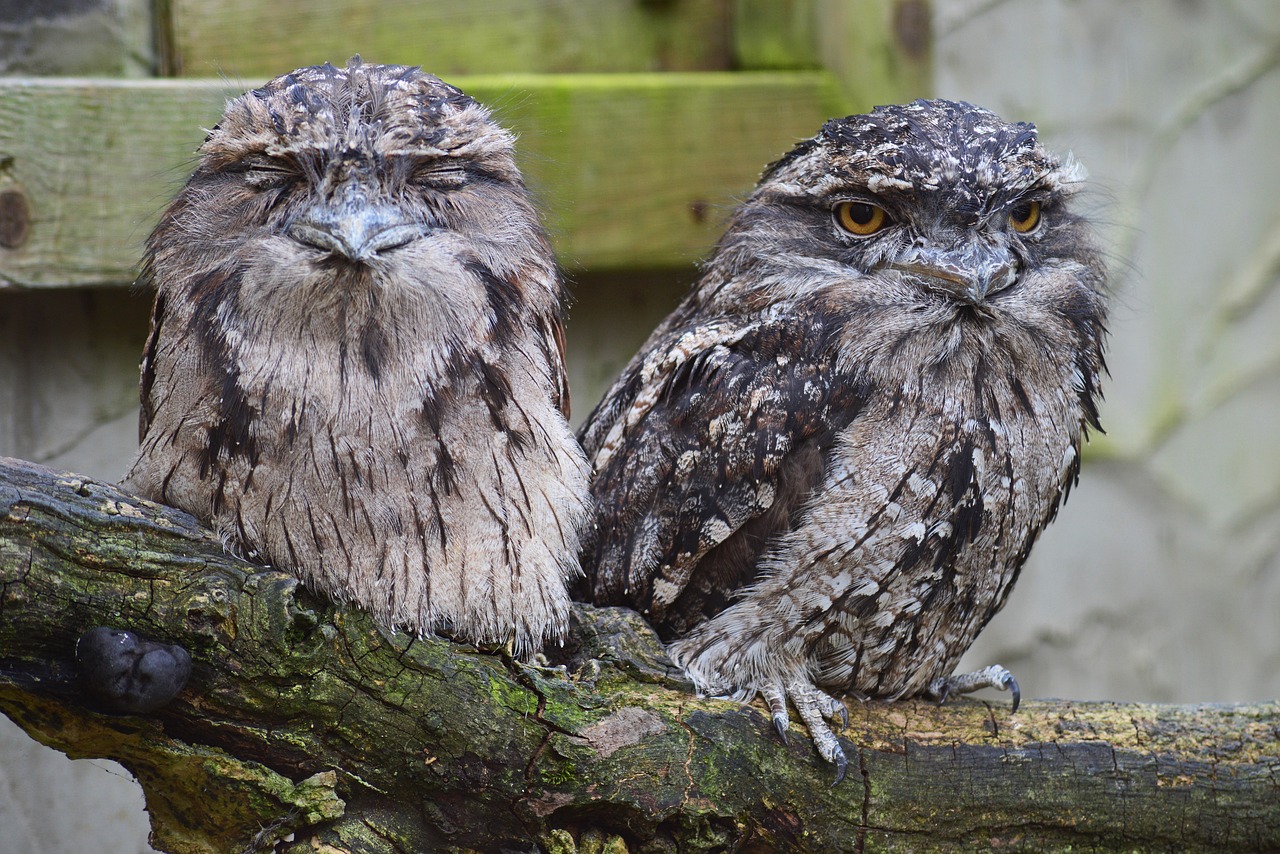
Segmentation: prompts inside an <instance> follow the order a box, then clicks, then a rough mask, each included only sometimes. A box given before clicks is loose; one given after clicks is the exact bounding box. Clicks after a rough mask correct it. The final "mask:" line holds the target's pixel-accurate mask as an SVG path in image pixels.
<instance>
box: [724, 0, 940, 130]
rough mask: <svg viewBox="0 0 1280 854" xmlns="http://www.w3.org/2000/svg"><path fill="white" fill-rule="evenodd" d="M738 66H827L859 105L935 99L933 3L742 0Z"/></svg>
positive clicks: (737, 20) (736, 30)
mask: <svg viewBox="0 0 1280 854" xmlns="http://www.w3.org/2000/svg"><path fill="white" fill-rule="evenodd" d="M733 15H734V27H733V40H734V41H733V50H734V61H735V67H737V68H743V69H783V68H825V69H827V70H828V71H830V72H831V73H832V74H834V75H835V77H836V79H837V80H838V81H839V82H840V84H841V85H842V86H843V87H844V91H845V95H846V97H847V99H848V100H850V101H851V102H853V103H855V104H858V103H861V101H862V100H863V96H865V95H867V94H871V93H874V95H875V97H876V100H875V103H877V104H886V103H899V102H903V101H910V100H914V99H915V98H922V97H928V96H929V94H930V89H931V87H932V80H933V71H932V66H931V59H932V55H933V51H932V44H933V34H932V31H931V26H930V25H931V15H930V11H929V3H928V0H790V2H786V3H778V2H776V0H734V9H733Z"/></svg>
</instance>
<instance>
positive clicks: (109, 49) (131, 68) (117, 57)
mask: <svg viewBox="0 0 1280 854" xmlns="http://www.w3.org/2000/svg"><path fill="white" fill-rule="evenodd" d="M152 2H153V0H58V2H48V0H35V2H31V0H28V2H14V0H9V2H6V3H3V4H0V74H71V75H76V74H103V75H106V76H109V77H113V76H117V75H121V76H127V77H138V76H145V75H148V74H152V73H154V67H153V66H154V57H153V55H152V29H151V4H152Z"/></svg>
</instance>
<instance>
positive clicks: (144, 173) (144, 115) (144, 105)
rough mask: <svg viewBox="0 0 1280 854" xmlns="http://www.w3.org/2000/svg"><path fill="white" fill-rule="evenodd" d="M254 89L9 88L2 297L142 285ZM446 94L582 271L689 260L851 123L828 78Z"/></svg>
mask: <svg viewBox="0 0 1280 854" xmlns="http://www.w3.org/2000/svg"><path fill="white" fill-rule="evenodd" d="M257 82H261V81H250V82H249V83H246V82H243V81H238V82H235V83H229V82H225V81H112V80H67V79H35V78H32V79H21V78H10V79H4V80H0V287H3V286H5V285H10V286H20V287H36V286H65V285H120V284H127V283H128V282H129V281H131V280H132V278H133V273H134V269H135V265H136V263H137V260H138V258H139V257H140V255H141V249H142V242H143V240H145V238H146V235H147V233H148V232H149V231H150V229H151V227H152V225H153V224H154V222H155V220H156V219H157V218H158V216H159V213H160V211H161V210H162V209H163V207H164V205H165V204H166V203H167V201H168V199H169V198H170V197H171V196H172V195H173V193H174V192H175V191H176V190H177V188H178V187H179V186H181V184H182V182H183V181H184V180H186V177H187V175H188V174H189V173H190V170H191V169H192V168H193V165H194V158H193V153H194V151H195V149H196V148H197V146H198V145H199V144H200V141H201V139H202V138H203V136H204V131H203V130H202V128H207V127H210V126H211V125H212V124H213V123H214V122H215V121H217V118H218V116H219V114H220V113H221V111H222V108H223V103H224V101H225V99H226V98H227V97H230V96H234V95H236V94H239V93H240V92H241V91H243V90H244V89H245V88H247V87H248V86H249V85H253V84H255V83H257ZM451 82H454V83H457V84H458V85H460V86H461V87H462V88H464V89H465V90H466V91H468V92H469V93H471V94H472V95H474V96H475V97H477V98H478V99H480V100H481V101H483V102H485V103H487V104H489V105H491V106H492V107H494V108H495V110H496V112H497V114H498V117H499V119H500V120H501V121H503V122H504V123H506V124H507V125H509V126H510V127H512V128H513V129H515V130H516V131H517V132H518V133H519V134H520V137H521V141H520V155H519V159H520V163H521V166H522V168H523V169H524V170H525V172H526V175H527V177H528V179H529V183H530V185H531V186H532V187H533V189H534V191H535V193H536V194H537V195H538V197H539V199H540V200H541V202H542V203H543V206H544V209H545V211H546V214H547V216H546V219H547V224H548V227H549V228H550V230H551V233H552V237H553V240H554V241H555V243H556V246H557V250H558V252H559V254H560V257H561V259H562V261H564V262H565V263H567V264H568V265H569V266H570V267H571V268H579V267H592V268H596V269H609V268H614V269H616V268H621V267H631V268H649V269H653V268H662V267H670V266H674V265H681V264H684V265H687V264H688V263H690V262H691V261H693V260H695V259H697V258H699V257H701V256H702V255H704V254H705V253H706V252H707V251H708V250H709V248H710V246H711V244H712V243H713V242H714V240H715V238H716V236H717V235H718V233H719V231H720V229H721V227H722V224H723V219H724V217H725V216H727V213H728V209H729V208H730V207H731V206H732V204H733V202H734V201H735V199H737V198H740V197H741V196H742V195H743V194H745V193H746V192H747V191H748V190H749V189H750V188H751V186H752V184H753V183H754V182H755V179H756V177H757V176H758V175H759V173H760V170H761V169H762V168H763V166H764V165H765V164H766V163H768V162H770V161H771V160H773V159H774V158H776V157H778V156H779V155H780V154H782V153H783V152H784V151H786V150H787V149H789V148H790V147H791V146H792V145H793V144H794V143H795V142H796V141H797V140H798V139H801V138H803V137H805V136H809V135H812V134H813V133H814V132H815V131H816V130H817V128H818V127H819V126H820V125H821V123H822V122H823V121H825V120H826V119H827V118H828V117H829V116H831V115H834V114H836V113H840V112H844V111H847V109H846V107H845V102H844V100H843V99H842V97H841V95H840V92H839V90H838V88H837V86H836V84H835V81H834V78H832V77H831V75H829V74H825V73H821V72H798V73H785V74H783V73H778V74H767V73H759V74H728V73H723V74H720V73H706V74H674V73H673V74H612V75H511V76H503V77H475V78H454V79H452V80H451ZM5 235H10V237H9V238H8V239H5Z"/></svg>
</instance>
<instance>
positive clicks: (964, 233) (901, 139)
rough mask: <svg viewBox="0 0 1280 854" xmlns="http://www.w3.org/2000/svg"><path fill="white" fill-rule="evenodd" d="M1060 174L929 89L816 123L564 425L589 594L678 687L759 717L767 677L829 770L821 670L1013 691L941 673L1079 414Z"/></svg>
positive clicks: (1073, 301)
mask: <svg viewBox="0 0 1280 854" xmlns="http://www.w3.org/2000/svg"><path fill="white" fill-rule="evenodd" d="M1082 180H1083V170H1082V169H1081V168H1080V167H1078V166H1077V165H1076V164H1075V163H1073V162H1071V161H1070V160H1068V161H1065V162H1064V161H1061V160H1059V159H1058V158H1055V157H1054V156H1052V155H1051V154H1049V153H1048V152H1046V151H1045V150H1044V149H1043V148H1042V147H1041V146H1040V144H1039V142H1038V140H1037V137H1036V133H1035V128H1034V127H1033V126H1031V125H1028V124H1020V123H1019V124H1009V123H1006V122H1004V121H1003V120H1001V119H1000V118H999V117H997V116H995V115H993V114H992V113H990V112H988V111H986V110H982V109H980V108H978V107H974V106H972V105H968V104H961V103H952V102H947V101H918V102H916V103H913V104H909V105H905V106H897V107H881V108H878V109H876V110H875V111H873V112H872V113H870V114H868V115H864V116H851V117H849V118H847V119H840V120H833V121H831V122H829V123H827V125H826V126H824V127H823V129H822V131H821V132H820V133H819V134H818V135H817V136H815V137H814V138H813V139H810V140H807V141H805V142H803V143H801V144H800V145H799V146H797V147H796V149H795V150H793V151H792V152H790V153H789V154H787V155H786V156H785V157H783V158H782V159H781V160H779V161H778V162H777V163H775V164H773V165H772V166H771V167H769V169H768V170H766V172H765V174H764V176H763V178H762V179H761V181H760V183H759V185H758V186H757V188H756V190H755V191H754V192H753V193H752V195H751V196H750V197H749V198H748V199H747V200H746V202H745V203H744V204H743V205H742V206H741V207H740V208H739V209H738V210H737V212H736V213H735V215H734V216H733V218H732V221H731V222H730V224H729V227H728V230H727V232H726V234H725V235H724V237H723V238H722V239H721V241H720V243H719V245H718V247H717V249H716V252H715V254H714V256H713V257H712V258H711V260H710V262H709V264H708V266H707V269H706V272H705V274H704V275H703V276H702V278H701V280H700V281H699V282H698V283H697V284H696V285H695V286H694V288H693V290H692V292H691V293H690V294H689V296H688V297H687V298H686V299H685V301H684V302H683V303H682V304H681V305H680V306H679V307H678V308H677V309H676V310H675V311H674V312H673V313H672V314H671V316H670V317H668V318H667V319H666V321H665V322H664V323H663V324H662V325H661V326H660V327H659V328H658V329H657V330H656V331H655V332H654V333H653V334H652V336H651V337H650V338H649V340H648V341H647V343H646V344H645V345H644V347H643V348H642V350H641V352H640V353H639V354H638V355H637V356H636V357H635V359H634V360H633V361H632V362H631V364H630V365H629V366H628V367H627V369H626V370H625V371H624V372H623V374H622V376H621V377H620V378H619V379H618V381H617V382H616V383H615V385H614V386H613V387H612V389H610V391H609V392H608V393H607V394H606V395H605V397H604V399H603V400H602V402H601V403H600V405H599V406H598V407H597V409H596V411H595V412H594V413H593V414H592V415H591V416H590V417H589V418H588V421H587V423H586V425H585V426H584V428H583V430H582V432H581V437H582V439H583V444H584V446H585V448H586V451H587V455H588V458H589V459H590V460H591V463H592V466H593V477H594V480H593V487H592V492H593V495H594V497H595V499H596V502H597V507H598V510H597V517H596V525H595V526H594V532H593V534H592V536H591V539H590V541H589V542H588V543H587V545H586V549H585V552H584V555H585V557H584V565H585V566H586V567H587V571H588V579H587V587H588V591H589V595H590V596H591V597H592V598H593V599H594V600H596V601H598V602H606V603H615V604H630V605H632V606H633V607H636V608H638V609H639V610H641V611H642V612H643V613H644V614H646V615H647V616H648V617H649V619H650V620H651V621H652V622H653V623H654V625H655V626H656V627H657V629H658V631H659V633H660V634H662V635H663V637H664V638H665V639H666V640H667V641H669V643H670V651H671V653H672V656H673V657H674V659H675V660H676V661H677V662H678V663H679V664H681V665H682V666H683V667H684V668H685V670H686V671H687V672H688V673H689V675H690V676H691V677H692V678H693V680H694V681H695V682H696V684H697V685H698V686H699V687H700V688H701V689H702V690H704V691H706V692H709V693H715V694H729V695H735V696H739V697H747V696H751V695H753V694H755V693H757V692H759V693H762V694H763V695H764V696H765V698H766V701H767V702H768V703H769V705H770V707H771V709H772V710H773V712H774V717H775V721H778V722H779V724H780V726H782V725H785V721H786V710H787V699H788V698H789V699H790V700H791V702H792V704H793V705H794V706H795V707H796V708H797V710H798V711H799V712H800V714H801V717H802V718H803V719H804V721H805V723H806V724H807V725H808V726H809V729H810V731H811V732H812V734H813V736H814V738H815V742H816V744H817V746H818V748H819V751H820V752H821V753H822V754H823V756H824V757H825V758H827V759H828V760H830V761H833V762H836V763H837V764H838V765H839V766H840V768H841V773H843V767H844V756H843V752H842V751H841V749H840V747H839V745H838V742H837V741H836V739H835V737H834V735H833V734H832V733H831V731H830V729H829V727H828V726H827V725H826V723H824V721H823V718H824V717H830V716H831V715H833V714H839V713H840V712H841V711H842V710H843V706H842V705H840V704H839V703H837V702H836V701H834V700H833V699H832V698H831V697H830V696H829V695H828V693H827V692H831V693H833V694H852V695H855V696H860V697H881V698H897V697H906V696H912V695H918V694H925V695H931V696H935V697H939V698H941V697H945V695H946V694H947V693H953V692H960V691H966V690H974V689H975V688H977V687H982V686H984V685H994V686H997V687H1013V688H1015V702H1016V697H1017V695H1016V683H1013V682H1012V678H1011V677H1010V676H1009V675H1008V673H1007V671H1004V669H1003V668H998V667H996V668H989V669H987V670H985V671H981V672H980V673H979V674H977V675H975V676H972V677H969V676H964V677H959V676H956V677H953V676H951V673H952V671H953V669H954V668H955V666H956V663H957V661H958V660H959V659H960V656H961V655H962V654H963V653H964V652H965V650H966V649H967V648H968V647H969V645H970V644H971V643H972V641H973V639H974V638H975V637H976V636H977V634H978V632H979V631H980V630H981V629H982V627H983V626H984V625H986V623H987V621H988V620H990V619H991V617H992V616H993V615H994V614H995V613H996V612H997V611H998V610H999V609H1000V608H1001V606H1002V605H1003V604H1004V602H1005V599H1006V597H1007V596H1008V595H1009V591H1010V589H1011V588H1012V586H1013V584H1014V582H1015V580H1016V579H1017V576H1018V572H1019V570H1020V569H1021V567H1022V564H1023V562H1024V561H1025V560H1026V558H1027V555H1028V553H1029V551H1030V549H1031V546H1032V544H1033V543H1034V542H1035V539H1036V537H1037V536H1038V535H1039V533H1040V531H1041V530H1042V529H1043V528H1044V527H1045V525H1047V524H1048V523H1049V521H1050V520H1051V519H1052V518H1053V516H1054V515H1055V513H1056V512H1057V509H1058V506H1059V503H1060V501H1061V500H1062V499H1063V498H1064V497H1065V495H1066V492H1067V491H1068V489H1069V487H1070V485H1071V484H1072V483H1073V482H1074V480H1075V478H1076V476H1077V472H1078V465H1079V449H1080V444H1081V441H1082V440H1083V439H1084V438H1085V435H1086V432H1087V429H1088V428H1089V427H1090V426H1093V427H1096V426H1097V408H1096V404H1097V399H1098V396H1099V378H1100V375H1101V374H1102V372H1103V370H1104V366H1103V353H1102V351H1103V339H1104V335H1105V332H1104V322H1105V297H1104V278H1105V275H1104V269H1103V265H1102V262H1101V260H1100V255H1099V252H1098V251H1097V249H1096V248H1095V246H1094V243H1093V237H1092V235H1091V232H1090V228H1089V226H1088V224H1087V223H1086V222H1085V220H1084V219H1083V218H1082V217H1081V216H1080V215H1079V214H1077V213H1076V212H1075V211H1074V210H1073V201H1072V197H1073V196H1074V195H1075V193H1076V192H1077V190H1078V189H1079V188H1080V185H1081V182H1082ZM851 205H853V206H861V207H849V206H851ZM842 210H843V211H846V212H849V211H852V212H854V213H853V214H851V215H855V214H856V215H857V216H862V217H863V218H864V219H868V220H869V223H868V224H869V225H871V226H877V223H879V225H878V226H877V227H875V228H873V229H872V231H871V232H870V233H868V234H865V235H862V234H858V233H856V232H855V231H851V230H849V228H848V227H842V225H841V218H840V212H841V211H842ZM875 211H879V212H880V213H881V214H883V216H884V219H883V220H873V219H871V217H872V216H873V215H874V216H878V214H875ZM1033 215H1035V216H1036V217H1038V219H1037V220H1036V221H1034V222H1033ZM857 216H855V220H856V218H857ZM1015 224H1016V226H1017V227H1015ZM1028 224H1030V225H1031V226H1032V227H1029V228H1025V230H1024V228H1023V227H1025V226H1027V225H1028ZM847 225H848V224H847V223H846V226H847ZM858 225H859V224H858V223H857V222H854V223H853V226H854V228H857V227H858Z"/></svg>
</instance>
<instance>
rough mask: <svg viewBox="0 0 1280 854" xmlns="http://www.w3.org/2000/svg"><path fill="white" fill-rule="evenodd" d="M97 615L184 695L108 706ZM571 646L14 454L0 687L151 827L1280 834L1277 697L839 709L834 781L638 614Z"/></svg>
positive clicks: (1, 585) (294, 846)
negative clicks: (97, 705)
mask: <svg viewBox="0 0 1280 854" xmlns="http://www.w3.org/2000/svg"><path fill="white" fill-rule="evenodd" d="M101 624H106V625H111V626H115V627H117V628H125V629H129V630H131V631H135V632H137V633H139V634H142V635H145V636H148V637H151V638H154V639H156V640H162V641H165V642H171V643H180V644H182V645H183V646H184V647H186V648H187V649H188V650H190V651H191V653H192V656H193V658H194V659H195V662H196V666H195V673H194V675H193V677H192V679H191V682H190V683H189V684H188V686H187V687H186V689H185V690H184V691H183V692H182V693H181V694H180V695H179V696H178V698H177V700H175V701H174V702H173V703H172V704H170V705H169V706H167V707H165V708H164V709H162V710H161V711H159V712H158V713H156V714H154V715H152V716H149V717H145V718H140V717H114V716H110V715H106V714H103V713H101V712H99V711H96V710H95V709H94V708H93V706H92V703H91V702H90V701H89V700H88V699H87V698H86V696H85V695H84V694H83V692H82V691H81V690H80V689H79V687H78V685H77V683H76V680H75V677H74V674H73V670H72V664H71V660H72V654H73V648H74V644H75V641H76V638H77V637H78V636H79V635H80V634H81V633H82V632H84V631H86V630H87V629H89V628H91V627H93V626H96V625H101ZM562 656H563V658H564V660H565V661H566V663H567V666H566V668H565V669H547V668H540V667H529V666H524V665H521V664H519V663H516V662H514V661H511V660H510V659H509V658H507V657H506V656H504V655H503V654H502V653H501V651H496V652H490V653H485V652H478V651H475V650H473V649H470V648H468V647H465V646H461V645H458V644H453V643H450V642H448V641H444V640H437V639H420V640H415V639H412V638H409V637H406V636H405V635H403V634H400V633H388V632H385V631H382V630H380V629H378V628H377V627H376V626H375V625H374V624H373V623H372V622H371V621H370V620H369V619H368V618H367V617H366V616H365V615H364V614H362V613H360V612H358V611H355V610H352V609H349V608H344V607H337V606H334V605H333V604H331V603H329V602H327V601H325V600H323V599H320V598H318V597H316V596H313V595H310V594H308V593H307V592H306V591H305V590H304V589H303V588H301V587H300V586H299V585H298V583H297V582H296V581H295V580H294V579H292V578H291V577H289V576H286V575H284V574H282V573H280V572H276V571H273V570H270V569H264V568H262V567H255V566H251V565H249V564H245V563H243V562H240V561H237V560H235V559H232V558H229V557H227V556H226V555H225V554H223V552H222V549H221V547H220V546H219V544H218V542H217V540H216V539H215V538H214V537H213V536H212V535H211V534H210V533H209V532H208V531H206V530H204V529H202V528H201V527H200V526H199V525H197V524H196V523H195V521H194V520H193V519H192V518H191V517H189V516H187V515H186V514H184V513H181V512H178V511H175V510H171V509H167V508H163V507H158V506H156V505H153V504H149V503H147V502H143V501H141V500H139V499H136V498H132V497H130V496H127V495H124V494H122V493H120V492H119V491H117V490H116V489H115V488H113V487H111V486H108V485H105V484H100V483H95V482H93V481H91V480H88V479H86V478H83V477H80V476H76V475H71V474H59V473H57V472H53V471H50V470H48V469H44V468H42V467H39V466H36V465H34V464H31V463H23V462H21V461H17V460H7V459H0V710H3V711H4V712H5V713H6V714H8V715H9V716H10V717H11V718H13V719H14V720H15V721H16V722H18V723H19V725H21V726H22V727H23V728H24V729H25V730H26V731H27V732H29V733H31V734H32V735H33V736H35V737H36V738H38V739H40V740H41V741H43V742H44V743H46V744H50V745H52V746H54V747H56V748H58V749H60V750H63V751H65V752H67V753H68V754H69V755H72V756H76V757H79V756H105V757H110V758H112V759H115V760H117V761H120V762H122V763H123V764H124V765H125V766H126V767H128V768H129V769H130V770H131V771H133V773H135V774H136V775H137V776H138V778H139V780H140V782H141V783H142V785H143V787H144V789H145V791H146V794H147V803H148V810H149V812H150V814H151V817H152V826H153V843H154V844H156V845H157V846H159V847H161V848H163V849H165V850H170V851H183V852H186V851H230V850H272V846H273V844H274V845H275V846H276V847H275V849H274V850H277V851H296V852H301V851H311V850H315V849H318V848H321V847H323V846H325V845H328V846H332V847H331V848H327V849H324V850H339V851H357V850H358V851H388V852H390V851H416V850H440V849H442V848H446V847H450V846H452V847H454V849H453V850H458V849H479V850H496V849H498V848H500V847H503V846H508V847H512V848H516V847H519V848H521V850H528V848H529V847H530V846H531V845H532V844H538V845H541V846H542V848H543V849H544V850H548V851H557V852H567V851H573V850H575V845H576V844H577V843H584V842H587V841H588V840H594V842H593V843H592V844H595V843H599V842H600V841H602V840H603V841H610V840H612V839H613V838H614V837H618V840H617V841H615V842H614V844H615V845H616V844H618V843H619V842H625V843H626V844H627V845H628V846H630V848H631V850H645V851H660V850H665V851H700V850H703V851H709V850H724V849H726V848H735V849H736V850H743V849H746V850H781V851H790V850H807V851H855V850H889V851H894V850H903V851H908V850H909V851H931V850H939V851H940V850H974V849H979V850H987V849H992V848H1001V849H1002V850H1015V851H1045V850H1066V849H1068V848H1070V849H1072V850H1082V849H1087V850H1103V851H1121V850H1132V849H1135V848H1140V849H1142V850H1179V851H1187V850H1204V851H1210V850H1212V851H1258V850H1274V849H1277V848H1280V808H1278V807H1277V792H1278V791H1280V786H1278V784H1277V779H1278V778H1280V703H1265V704H1259V705H1254V706H1199V707H1185V706H1147V705H1117V704H1110V703H1084V704H1081V703H1069V702H1063V701H1040V702H1028V703H1026V704H1024V707H1023V709H1022V710H1021V711H1019V712H1018V713H1017V714H1016V715H1011V714H1010V713H1009V711H1008V707H1007V705H1005V704H1004V703H1002V702H997V703H994V704H987V703H982V702H977V701H967V702H959V703H955V704H953V705H948V706H944V707H937V706H934V705H932V704H927V703H910V702H909V703H894V704H880V703H867V704H860V703H851V704H850V711H851V718H852V721H851V725H850V727H849V729H848V730H847V731H846V732H845V734H844V739H845V749H846V751H847V752H848V753H849V755H850V756H851V757H852V759H853V762H852V764H853V767H852V768H851V770H850V779H849V780H847V781H846V782H845V783H843V784H841V785H839V786H836V787H831V786H830V780H831V773H832V772H831V769H830V768H829V767H827V766H824V765H823V764H822V763H821V762H820V761H819V760H817V758H816V757H815V755H814V753H813V750H812V748H811V747H810V745H809V743H808V740H807V739H806V738H805V736H804V734H803V733H802V732H801V731H800V730H799V729H793V731H792V733H791V738H790V744H789V745H784V744H782V743H781V742H780V741H779V740H778V738H777V736H776V735H775V734H773V733H772V731H771V724H770V722H769V720H768V717H767V715H766V714H765V713H764V712H763V710H762V709H761V708H759V707H757V706H755V705H750V706H743V705H740V704H737V703H730V702H724V701H717V700H706V699H696V698H694V697H692V696H690V695H689V694H687V693H685V692H684V691H683V690H681V683H680V682H679V680H678V679H675V678H673V677H672V675H671V674H670V672H669V670H668V668H667V666H666V662H665V658H664V656H663V655H662V652H661V648H660V646H659V645H658V644H657V643H656V640H655V638H654V637H653V635H652V633H650V632H648V631H647V630H646V629H645V627H644V626H643V623H642V622H641V621H639V619H638V618H637V617H636V616H635V615H634V614H631V613H630V612H628V611H625V610H623V609H593V608H587V607H583V608H581V609H579V610H578V611H577V613H576V619H575V627H574V634H573V638H572V639H571V643H570V645H569V648H568V649H567V650H566V651H565V652H564V653H563V654H562ZM286 840H289V841H286ZM584 847H585V846H584Z"/></svg>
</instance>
